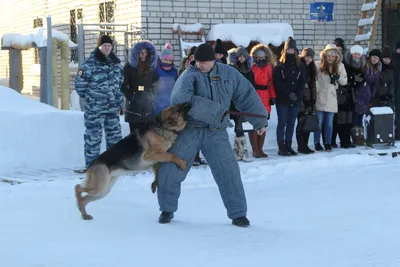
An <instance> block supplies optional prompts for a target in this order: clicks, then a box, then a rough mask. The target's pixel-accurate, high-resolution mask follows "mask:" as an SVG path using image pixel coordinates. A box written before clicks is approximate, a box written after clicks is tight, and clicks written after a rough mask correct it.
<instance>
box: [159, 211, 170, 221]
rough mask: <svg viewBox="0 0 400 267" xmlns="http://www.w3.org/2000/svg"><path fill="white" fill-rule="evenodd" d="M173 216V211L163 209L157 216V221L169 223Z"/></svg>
mask: <svg viewBox="0 0 400 267" xmlns="http://www.w3.org/2000/svg"><path fill="white" fill-rule="evenodd" d="M173 218H174V213H173V212H168V211H163V212H162V213H161V214H160V217H159V218H158V222H159V223H163V224H164V223H170V222H171V220H172V219H173Z"/></svg>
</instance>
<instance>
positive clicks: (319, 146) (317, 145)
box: [315, 143, 324, 151]
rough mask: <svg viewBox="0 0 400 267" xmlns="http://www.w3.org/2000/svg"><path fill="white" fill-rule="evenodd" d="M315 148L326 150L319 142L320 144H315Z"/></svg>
mask: <svg viewBox="0 0 400 267" xmlns="http://www.w3.org/2000/svg"><path fill="white" fill-rule="evenodd" d="M315 150H316V151H324V148H323V147H322V146H321V144H320V143H318V144H315Z"/></svg>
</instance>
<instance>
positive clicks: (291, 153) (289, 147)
mask: <svg viewBox="0 0 400 267" xmlns="http://www.w3.org/2000/svg"><path fill="white" fill-rule="evenodd" d="M285 143H286V149H287V151H288V153H289V155H292V156H296V155H297V152H296V151H294V150H293V148H292V142H285Z"/></svg>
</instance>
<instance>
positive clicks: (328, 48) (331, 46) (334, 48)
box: [319, 44, 343, 64]
mask: <svg viewBox="0 0 400 267" xmlns="http://www.w3.org/2000/svg"><path fill="white" fill-rule="evenodd" d="M329 51H335V52H336V53H337V55H338V57H337V59H336V63H338V64H339V63H340V62H342V60H343V56H342V53H341V52H340V50H339V48H338V47H337V46H336V45H334V44H328V45H327V46H325V49H324V50H322V51H321V53H320V54H319V58H320V59H321V60H324V56H325V55H326V53H327V52H329Z"/></svg>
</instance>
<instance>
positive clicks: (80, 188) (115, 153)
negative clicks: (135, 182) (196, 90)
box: [75, 102, 191, 220]
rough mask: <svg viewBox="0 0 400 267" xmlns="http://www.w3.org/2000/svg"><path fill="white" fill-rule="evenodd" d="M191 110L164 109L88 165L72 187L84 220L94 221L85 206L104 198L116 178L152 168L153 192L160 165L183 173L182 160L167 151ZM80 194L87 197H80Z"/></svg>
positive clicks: (187, 107) (185, 106) (182, 106)
mask: <svg viewBox="0 0 400 267" xmlns="http://www.w3.org/2000/svg"><path fill="white" fill-rule="evenodd" d="M190 108H191V104H190V103H189V102H187V103H184V104H180V105H174V106H171V107H168V108H166V109H164V110H163V111H161V113H160V114H159V115H157V116H156V117H155V119H154V121H152V122H150V123H148V124H146V125H145V126H144V127H141V128H139V129H137V130H135V131H134V132H133V133H131V134H129V135H128V136H126V137H125V138H123V139H122V140H120V141H119V142H118V143H116V144H115V145H113V146H112V147H110V148H109V149H108V150H106V151H104V152H103V153H102V154H100V156H99V157H98V158H97V159H96V160H94V161H93V162H92V163H91V164H90V165H89V168H88V170H87V173H86V177H85V179H84V180H83V181H82V183H81V184H77V185H76V186H75V195H76V199H77V202H78V208H79V211H80V212H81V215H82V218H83V219H84V220H91V219H93V217H92V216H91V215H89V214H87V212H86V205H87V204H88V203H89V202H92V201H95V200H98V199H101V198H103V197H105V196H106V195H107V194H108V193H109V192H110V190H111V187H112V186H113V184H114V183H115V181H116V180H117V178H118V177H119V176H121V175H123V174H126V173H127V172H128V173H130V172H132V171H138V170H144V169H148V168H150V167H152V168H153V171H154V181H153V183H152V184H151V188H152V191H153V193H155V192H156V188H157V179H158V171H159V165H160V164H159V163H160V162H173V163H175V164H176V165H178V166H179V168H181V169H182V170H184V169H185V168H186V162H185V161H184V160H182V159H181V158H179V157H177V156H176V155H174V154H171V153H169V152H167V150H168V149H169V148H170V147H171V146H172V144H173V143H174V142H175V140H176V137H177V135H178V133H179V132H180V131H182V130H183V129H184V128H185V126H186V122H187V116H188V112H189V110H190ZM82 193H86V195H85V196H82Z"/></svg>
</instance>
